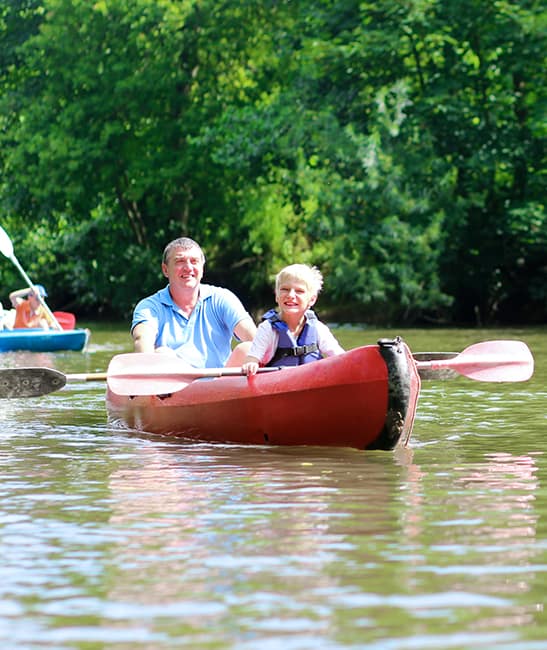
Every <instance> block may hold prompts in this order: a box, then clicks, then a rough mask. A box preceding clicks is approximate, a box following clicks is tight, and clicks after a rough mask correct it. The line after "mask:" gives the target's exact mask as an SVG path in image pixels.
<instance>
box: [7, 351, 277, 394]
mask: <svg viewBox="0 0 547 650" xmlns="http://www.w3.org/2000/svg"><path fill="white" fill-rule="evenodd" d="M143 356H144V357H146V358H145V359H143V358H142V357H143ZM166 356H167V355H161V354H155V353H152V354H150V355H146V354H144V355H143V354H120V355H118V356H117V357H114V358H113V359H112V361H111V363H110V365H109V366H108V373H106V372H96V373H76V374H70V375H65V374H64V373H62V372H60V371H59V370H54V369H53V368H40V367H37V368H0V399H1V398H9V397H11V398H17V397H39V396H40V395H47V394H48V393H53V392H54V391H57V390H60V389H61V388H63V387H64V386H65V385H66V384H67V383H69V382H87V381H106V380H108V384H109V386H110V387H111V388H113V389H115V392H117V393H118V394H119V395H150V394H151V395H165V394H167V393H171V392H175V391H177V390H182V389H183V388H186V386H188V384H190V383H191V382H192V381H194V380H195V379H201V378H203V377H227V376H241V375H243V374H244V373H243V372H242V371H241V368H203V369H201V368H191V367H188V366H185V365H184V364H183V363H182V361H180V359H179V360H177V359H176V358H174V357H168V359H171V363H163V362H165V361H167V359H166V358H163V359H162V357H166ZM124 357H125V358H127V357H139V358H140V359H139V365H137V364H136V363H135V364H133V363H131V362H129V363H125V362H124ZM148 357H152V361H153V362H154V363H156V362H157V361H162V363H160V364H156V365H157V366H158V367H157V368H156V369H155V370H154V368H153V366H152V365H151V360H150V359H149V358H148ZM120 358H121V361H120ZM173 360H174V362H175V363H176V367H175V368H174V369H173V364H172V362H173ZM126 361H127V360H126ZM166 367H167V374H166V371H165V370H166ZM150 368H152V370H150ZM273 370H281V368H259V370H258V372H259V373H264V372H272V371H273Z"/></svg>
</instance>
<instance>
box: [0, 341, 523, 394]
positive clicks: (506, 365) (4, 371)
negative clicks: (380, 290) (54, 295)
mask: <svg viewBox="0 0 547 650" xmlns="http://www.w3.org/2000/svg"><path fill="white" fill-rule="evenodd" d="M418 354H420V355H425V354H429V355H433V354H435V355H436V356H444V355H446V354H449V355H451V358H445V359H434V360H431V361H416V367H417V368H418V370H419V371H420V374H421V373H422V372H429V371H446V370H454V371H455V372H457V373H459V374H460V375H463V376H465V377H468V378H469V379H475V380H477V381H492V382H502V381H507V382H516V381H526V380H527V379H530V377H531V376H532V373H533V371H534V359H533V357H532V354H531V352H530V350H529V349H528V347H527V346H526V344H525V343H523V342H521V341H485V342H483V343H476V344H475V345H471V346H469V347H468V348H466V349H465V350H464V351H463V352H461V353H460V354H456V356H454V353H452V352H451V353H418ZM274 370H280V368H260V369H259V370H258V372H260V373H262V372H271V371H274ZM242 374H243V373H242V371H241V368H204V369H195V368H189V367H188V366H185V365H184V364H183V363H182V361H181V360H180V359H178V358H177V357H171V356H169V355H163V354H156V353H151V354H148V353H129V354H119V355H117V356H115V357H113V358H112V360H111V362H110V364H109V366H108V372H107V373H91V374H72V375H65V374H63V373H62V372H59V371H58V370H53V369H51V368H0V398H2V397H37V396H40V395H46V394H48V393H51V392H53V391H56V390H59V389H60V388H62V387H63V386H64V385H65V384H66V383H67V382H69V381H105V380H108V384H109V386H110V388H111V389H112V390H113V391H114V392H116V393H118V394H120V395H164V394H167V393H172V392H175V391H177V390H182V389H183V388H185V387H186V386H187V385H188V384H189V383H191V382H192V381H193V380H194V379H200V378H202V377H225V376H237V375H242ZM441 378H442V373H441Z"/></svg>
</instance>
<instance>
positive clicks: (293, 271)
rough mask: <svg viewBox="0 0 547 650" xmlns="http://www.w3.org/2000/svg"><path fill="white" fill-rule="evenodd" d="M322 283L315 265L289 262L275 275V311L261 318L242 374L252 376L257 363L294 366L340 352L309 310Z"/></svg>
mask: <svg viewBox="0 0 547 650" xmlns="http://www.w3.org/2000/svg"><path fill="white" fill-rule="evenodd" d="M322 286H323V276H322V275H321V272H320V271H319V269H318V268H316V267H315V266H308V265H307V264H291V265H290V266H286V267H285V268H284V269H282V270H281V271H280V272H279V273H278V274H277V276H276V279H275V300H276V302H277V306H278V307H279V310H278V311H276V310H275V309H270V311H268V312H266V314H264V316H263V317H262V322H261V323H260V325H259V326H258V330H257V333H256V337H255V338H254V340H253V343H252V345H251V349H250V350H249V354H248V355H247V357H246V358H245V361H244V362H243V366H242V368H243V371H244V372H245V374H246V375H248V376H250V375H254V374H255V373H256V372H257V370H258V368H259V366H261V365H263V366H265V365H266V366H298V365H301V364H303V363H310V362H312V361H317V360H319V359H322V358H323V357H330V356H334V355H337V354H343V352H344V349H343V348H342V346H341V345H340V344H339V343H338V341H337V340H336V338H335V337H334V335H333V334H332V332H331V331H330V329H329V328H328V327H327V325H325V323H322V322H321V321H320V320H319V319H318V318H317V316H316V315H315V313H314V312H313V311H312V310H311V307H312V306H313V305H314V304H315V302H316V300H317V296H318V295H319V292H320V291H321V288H322Z"/></svg>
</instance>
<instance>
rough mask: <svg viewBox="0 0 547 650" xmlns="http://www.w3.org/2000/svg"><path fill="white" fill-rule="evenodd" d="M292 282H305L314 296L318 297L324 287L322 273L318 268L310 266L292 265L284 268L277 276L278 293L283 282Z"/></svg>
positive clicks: (276, 286)
mask: <svg viewBox="0 0 547 650" xmlns="http://www.w3.org/2000/svg"><path fill="white" fill-rule="evenodd" d="M290 280H297V281H298V282H303V283H304V284H305V285H306V286H307V287H308V289H309V290H310V292H311V293H313V294H314V295H317V294H318V293H319V292H320V291H321V288H322V286H323V276H322V274H321V271H320V270H319V269H318V268H317V267H316V266H309V265H308V264H290V265H289V266H285V267H284V268H282V269H281V271H279V273H278V274H277V275H276V276H275V290H276V292H277V291H279V287H280V286H281V285H282V284H283V282H287V281H290Z"/></svg>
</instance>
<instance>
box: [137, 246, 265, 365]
mask: <svg viewBox="0 0 547 650" xmlns="http://www.w3.org/2000/svg"><path fill="white" fill-rule="evenodd" d="M204 266H205V255H204V253H203V251H202V249H201V247H200V246H199V244H197V243H196V242H195V241H194V240H193V239H190V238H189V237H180V238H178V239H175V240H173V241H172V242H170V243H169V244H167V246H166V247H165V249H164V252H163V259H162V264H161V268H162V271H163V274H164V276H165V277H166V278H167V279H168V281H169V284H168V285H167V286H166V287H165V288H163V289H160V290H159V291H158V292H156V293H155V294H153V295H152V296H149V297H147V298H143V299H142V300H141V301H140V302H139V303H138V304H137V306H136V307H135V309H134V311H133V320H132V323H131V335H132V337H133V342H134V348H135V351H136V352H153V351H158V352H165V351H168V352H169V351H173V352H175V353H176V354H177V356H179V357H181V359H183V360H184V361H186V363H188V364H189V365H191V366H193V367H194V368H218V367H222V366H225V365H228V366H241V364H242V363H243V360H244V358H245V356H246V354H247V352H248V350H249V347H250V345H251V341H252V340H253V337H254V335H255V333H256V325H255V323H254V321H253V319H252V318H251V316H250V315H249V314H248V313H247V311H246V310H245V308H244V307H243V305H242V303H241V301H240V300H239V298H238V297H237V296H236V295H235V294H234V293H232V292H231V291H230V290H228V289H225V288H222V287H216V286H213V285H210V284H202V283H201V279H202V277H203V270H204ZM234 336H235V338H236V339H238V340H239V341H240V343H238V345H236V346H235V347H234V349H233V351H232V345H231V344H232V338H233V337H234Z"/></svg>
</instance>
